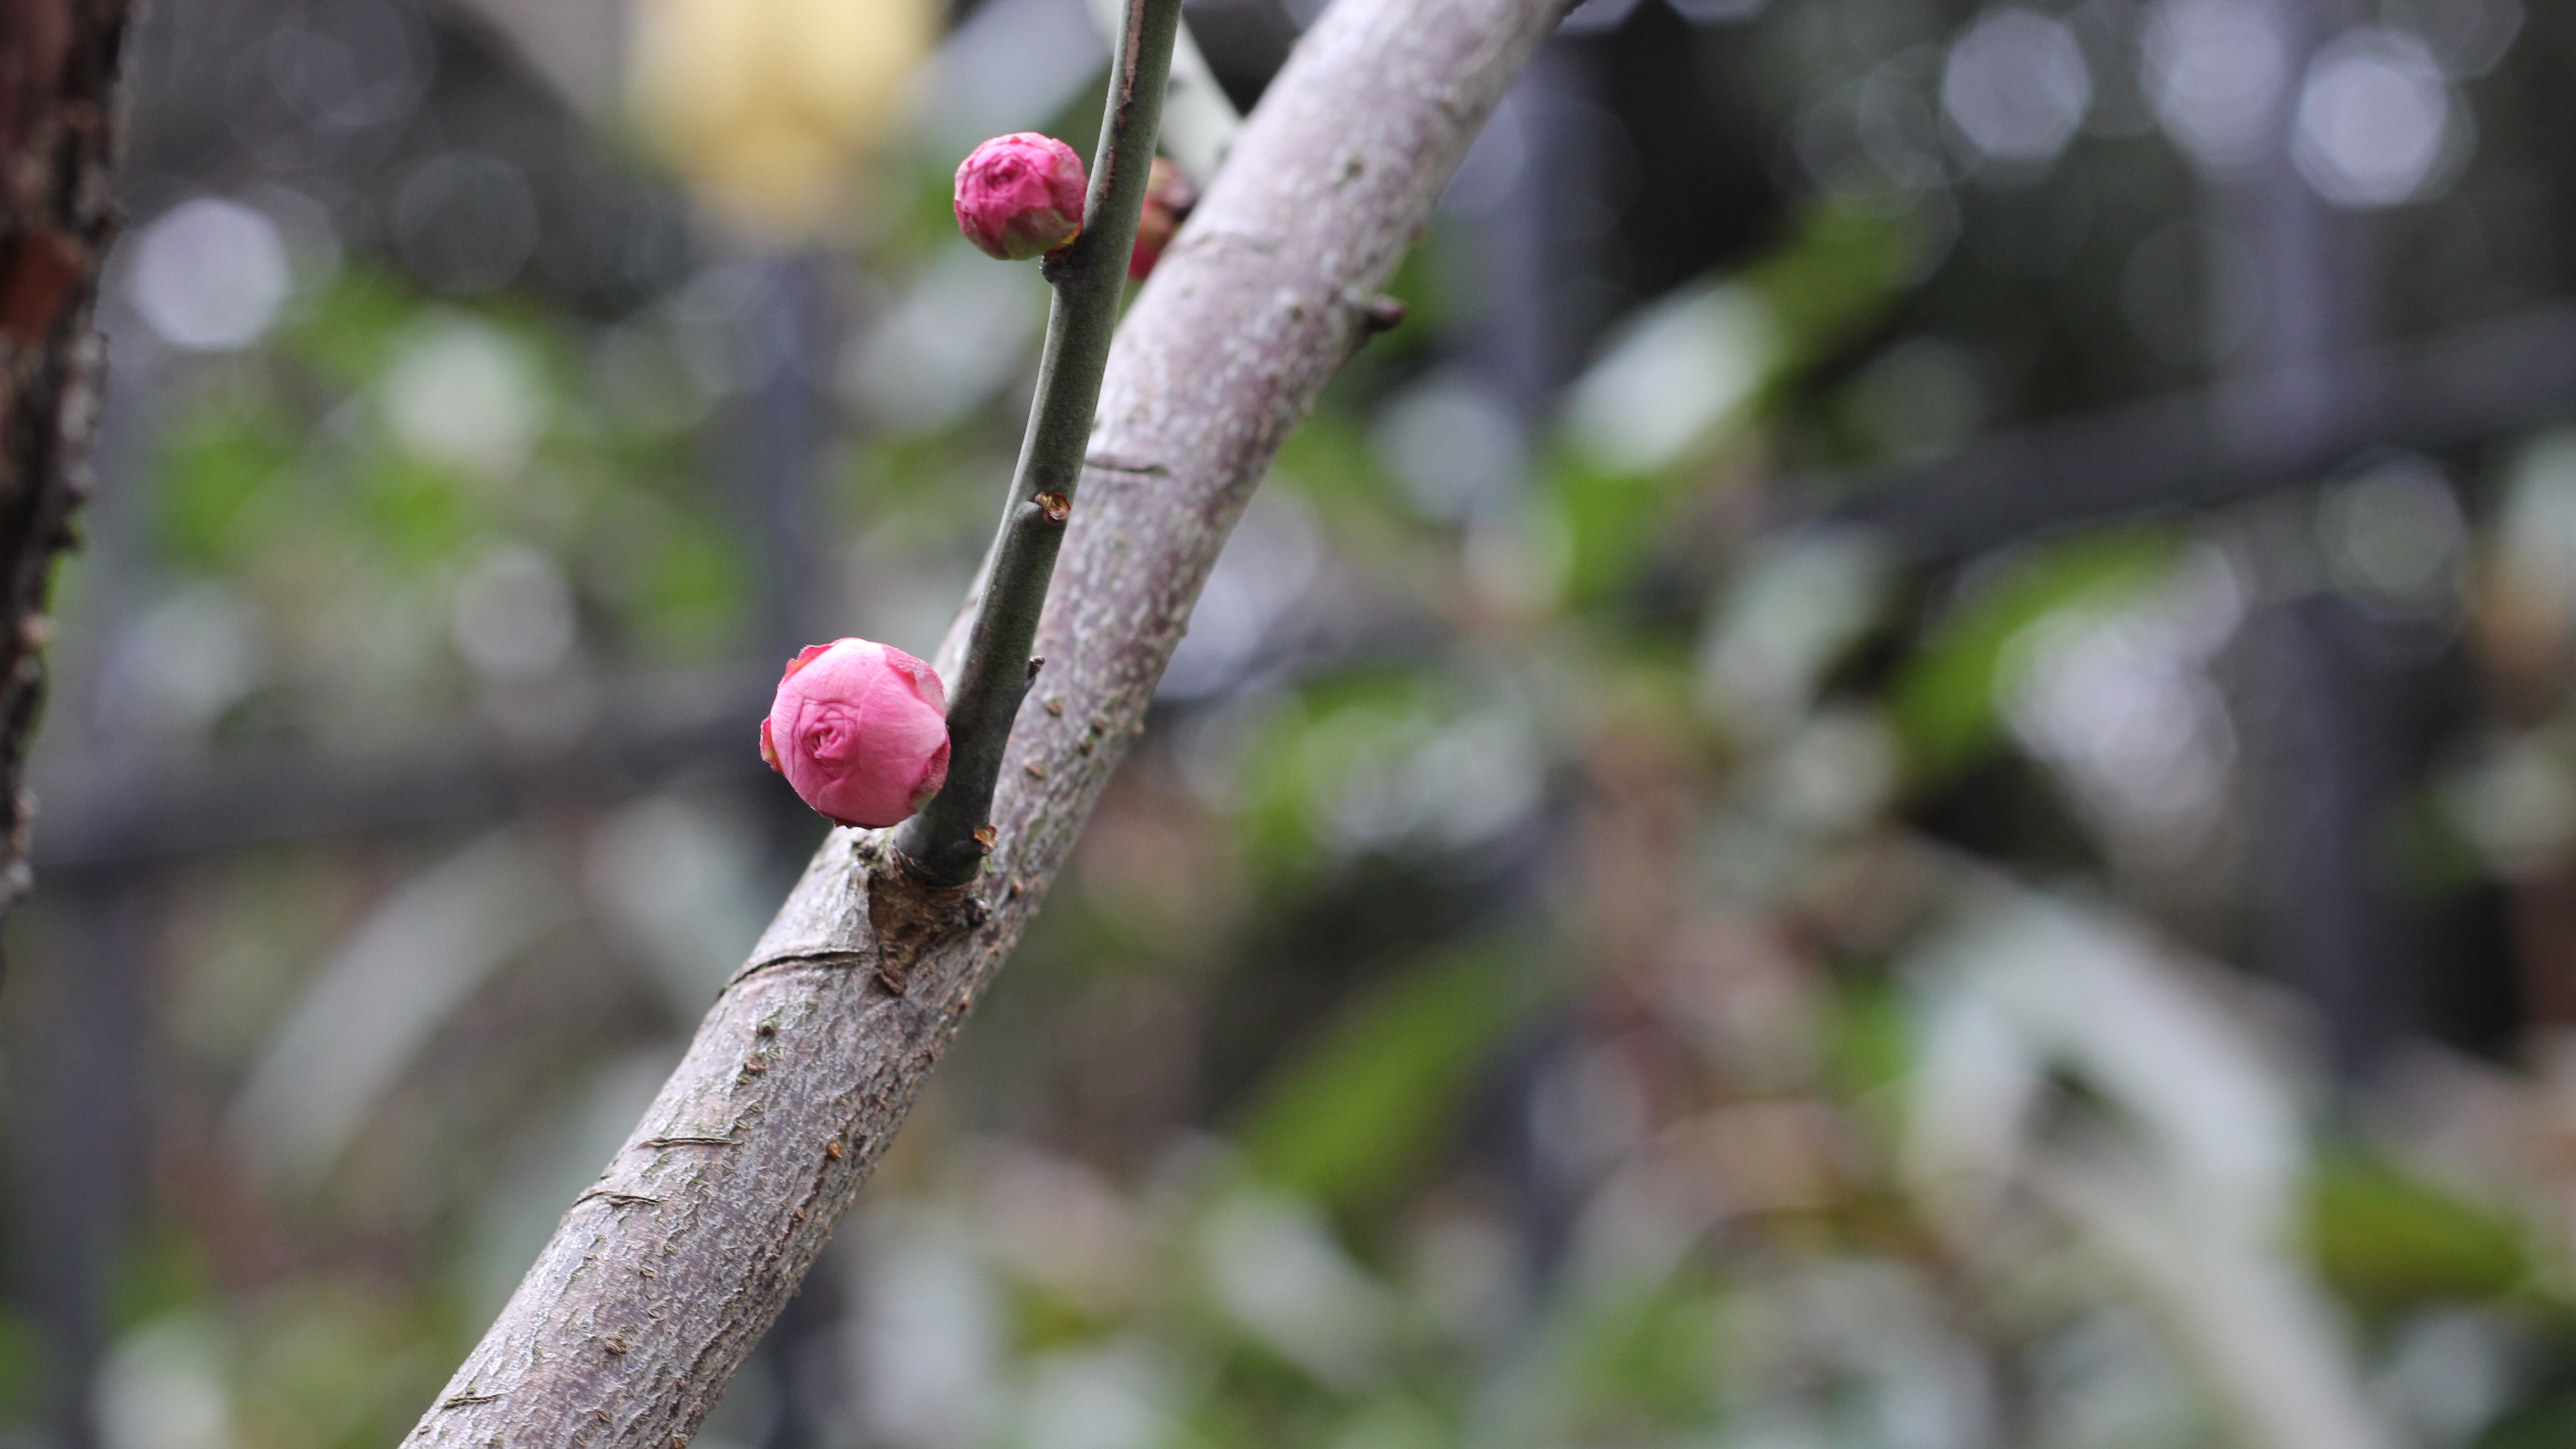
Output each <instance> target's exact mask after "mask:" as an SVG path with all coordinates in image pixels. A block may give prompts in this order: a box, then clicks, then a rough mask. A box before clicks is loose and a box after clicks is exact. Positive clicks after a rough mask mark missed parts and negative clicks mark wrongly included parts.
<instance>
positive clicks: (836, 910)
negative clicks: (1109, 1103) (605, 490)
mask: <svg viewBox="0 0 2576 1449" xmlns="http://www.w3.org/2000/svg"><path fill="white" fill-rule="evenodd" d="M1562 9H1563V0H1339V3H1336V4H1335V5H1333V6H1332V7H1331V8H1329V9H1328V10H1326V11H1325V12H1324V15H1323V17H1322V19H1320V20H1319V21H1317V22H1316V24H1315V26H1314V28H1313V29H1312V30H1310V31H1308V32H1307V33H1306V36H1305V38H1304V39H1303V40H1302V41H1300V42H1299V44H1298V47H1297V50H1296V52H1295V54H1293V55H1292V56H1290V58H1289V61H1288V64H1287V66H1286V67H1285V68H1284V69H1283V70H1281V72H1280V73H1279V75H1278V77H1277V78H1276V79H1275V80H1273V81H1272V82H1271V83H1270V88H1269V90H1268V92H1267V93H1266V94H1265V95H1264V96H1263V98H1262V102H1261V105H1260V108H1259V109H1258V111H1257V112H1256V113H1255V114H1254V115H1253V116H1252V118H1251V119H1250V120H1249V121H1248V122H1247V123H1246V124H1245V127H1244V131H1243V134H1242V136H1241V138H1240V139H1239V140H1237V142H1236V143H1235V148H1234V150H1233V152H1232V154H1230V155H1229V156H1228V157H1227V158H1226V164H1225V167H1224V169H1223V170H1221V171H1219V172H1218V173H1217V176H1216V179H1215V181H1214V183H1213V184H1212V185H1210V186H1209V188H1208V191H1207V195H1206V197H1205V199H1203V200H1202V201H1201V202H1200V203H1199V206H1198V209H1197V210H1196V211H1195V212H1193V213H1192V214H1191V217H1190V220H1189V223H1188V224H1187V225H1186V226H1184V227H1183V228H1182V230H1181V234H1180V236H1179V237H1178V238H1177V239H1176V240H1175V241H1174V243H1173V244H1172V246H1171V247H1170V248H1169V249H1167V250H1166V251H1165V252H1164V254H1163V259H1162V261H1161V263H1160V265H1158V266H1157V267H1156V268H1155V271H1154V276H1153V280H1151V281H1150V282H1148V283H1147V284H1146V285H1145V289H1144V291H1143V292H1142V293H1141V294H1140V295H1139V296H1138V297H1137V299H1136V303H1135V306H1134V307H1133V308H1131V309H1130V310H1129V312H1128V314H1127V321H1126V323H1125V325H1124V326H1123V327H1122V328H1121V329H1120V331H1119V334H1118V339H1117V345H1116V346H1115V348H1114V349H1113V350H1112V355H1111V358H1110V365H1109V371H1108V377H1107V382H1106V384H1105V386H1104V387H1103V388H1102V390H1101V396H1100V406H1099V409H1098V414H1099V422H1098V429H1097V431H1096V432H1095V433H1094V435H1093V437H1092V441H1091V451H1090V453H1089V456H1088V459H1087V472H1086V473H1085V479H1084V494H1083V507H1082V511H1081V513H1080V515H1079V516H1078V517H1076V518H1075V519H1074V520H1073V522H1072V527H1071V529H1070V530H1069V532H1068V533H1067V534H1066V536H1065V540H1064V556H1063V559H1062V560H1061V563H1060V565H1059V569H1058V572H1059V574H1060V576H1061V580H1060V583H1059V585H1058V587H1057V588H1056V590H1055V596H1054V599H1053V600H1052V602H1051V603H1050V604H1049V605H1048V607H1047V609H1046V612H1045V615H1044V617H1043V618H1042V619H1041V620H1040V621H1039V626H1038V635H1037V645H1036V647H1037V648H1038V649H1039V650H1040V651H1042V652H1044V653H1045V655H1046V656H1047V667H1046V673H1045V676H1044V678H1043V682H1042V684H1041V685H1040V694H1041V695H1042V697H1043V699H1044V701H1045V704H1046V708H1045V709H1044V710H1043V711H1032V712H1031V714H1030V716H1029V719H1028V722H1027V727H1026V728H1023V729H1021V730H1019V731H1017V732H1016V733H1015V734H1014V736H1013V737H1012V739H1011V740H1010V745H1009V751H1008V754H1007V757H1006V758H1005V760H1004V765H1005V768H1004V769H1003V771H1002V774H1001V779H1000V783H999V786H998V788H997V789H996V791H995V794H994V800H993V813H992V819H993V821H994V823H995V825H996V826H998V827H999V831H1000V839H999V844H998V846H997V847H996V849H995V850H994V852H993V855H992V857H991V858H990V859H989V860H988V861H987V862H986V863H985V869H984V871H983V873H982V878H981V880H980V882H979V883H978V884H977V885H976V886H975V887H974V888H973V890H956V891H942V890H933V889H926V888H924V887H922V886H921V885H920V884H918V883H917V882H916V881H914V880H913V879H912V878H911V877H910V876H908V875H907V874H906V873H905V872H904V871H902V870H900V869H897V868H896V867H895V866H894V864H893V861H892V859H891V856H890V852H889V851H888V849H887V840H886V837H885V835H884V834H882V833H880V832H862V831H856V830H836V831H834V832H832V834H831V836H830V837H829V838H828V839H827V840H826V842H825V843H824V846H823V848H822V850H821V851H820V852H818V853H817V854H816V856H815V857H814V863H813V864H812V865H811V866H810V867H808V868H807V870H806V872H805V877H804V879H803V880H802V881H800V882H798V884H797V887H796V890H795V893H794V894H792V895H791V896H789V897H788V900H787V903H786V905H785V906H784V907H782V908H781V909H780V911H779V914H778V919H777V920H776V921H775V922H773V923H772V924H771V925H770V928H769V930H768V932H767V933H766V934H765V935H763V936H762V937H761V940H760V944H759V945H757V946H756V947H754V948H753V950H752V954H751V959H750V960H749V961H748V962H746V963H745V964H744V966H743V968H742V969H741V970H740V971H738V972H736V973H735V974H734V978H733V980H732V981H731V982H729V983H728V984H727V985H726V987H725V989H724V991H723V992H722V993H721V994H720V995H719V996H718V997H717V999H716V1003H715V1005H714V1007H713V1008H712V1009H711V1010H710V1011H709V1012H708V1013H707V1019H706V1021H705V1022H704V1024H702V1025H701V1026H700V1027H699V1029H698V1035H697V1038H696V1040H695V1041H693V1042H692V1043H691V1044H690V1047H689V1052H688V1055H687V1056H686V1057H685V1058H683V1059H682V1061H681V1063H680V1065H679V1067H678V1068H677V1069H676V1070H675V1071H674V1072H673V1073H672V1075H671V1080H670V1081H669V1082H668V1083H666V1084H665V1085H664V1086H663V1088H662V1091H661V1094H660V1095H659V1096H658V1097H656V1098H655V1099H654V1102H653V1105H652V1107H651V1108H650V1109H648V1110H647V1111H646V1113H645V1115H644V1120H643V1121H642V1122H641V1123H640V1124H638V1125H637V1127H636V1129H635V1132H634V1134H633V1135H632V1136H631V1137H629V1138H628V1139H627V1142H626V1145H625V1146H624V1147H623V1148H621V1149H620V1150H619V1151H618V1153H617V1155H616V1157H615V1158H613V1159H612V1160H611V1161H610V1163H609V1165H608V1168H607V1170H606V1171H605V1172H603V1173H602V1174H601V1175H600V1178H599V1181H598V1182H597V1183H596V1184H595V1185H594V1186H593V1189H592V1190H591V1191H589V1192H587V1193H585V1194H583V1196H582V1197H581V1199H580V1200H579V1201H577V1202H575V1203H574V1204H573V1205H572V1207H571V1209H570V1210H569V1211H567V1212H566V1213H565V1214H564V1218H563V1222H562V1224H561V1225H560V1226H559V1227H557V1228H556V1230H555V1236H554V1240H553V1241H552V1242H550V1243H548V1244H547V1245H546V1248H545V1251H544V1252H543V1253H542V1254H541V1255H540V1256H539V1257H538V1259H537V1262H536V1265H535V1266H534V1267H532V1268H531V1269H529V1271H528V1276H527V1277H526V1278H525V1279H523V1280H521V1282H520V1284H519V1289H518V1292H517V1293H516V1294H515V1295H513V1296H512V1298H511V1299H510V1303H509V1306H508V1307H506V1308H504V1309H502V1310H501V1316H500V1318H499V1319H498V1320H497V1321H495V1322H494V1323H493V1325H492V1327H491V1330H490V1331H489V1332H487V1333H486V1334H485V1335H484V1337H483V1341H482V1343H481V1344H480V1345H478V1346H477V1347H476V1348H475V1350H474V1352H473V1353H472V1355H470V1356H469V1357H468V1358H467V1359H466V1360H465V1363H464V1365H463V1366H462V1367H460V1368H459V1369H458V1370H457V1372H456V1377H455V1378H454V1379H452V1380H450V1381H449V1383H448V1386H447V1388H446V1390H445V1391H444V1392H443V1393H441V1394H440V1395H439V1397H438V1399H437V1401H436V1402H435V1403H433V1404H432V1405H431V1407H430V1410H429V1413H428V1414H427V1416H426V1417H424V1418H423V1419H422V1420H421V1423H420V1427H419V1428H417V1429H415V1430H414V1431H413V1432H412V1435H411V1437H410V1439H408V1440H407V1441H406V1443H408V1444H410V1445H412V1446H416V1449H430V1446H437V1449H485V1446H488V1445H490V1444H492V1443H494V1442H496V1441H497V1442H499V1443H501V1444H505V1445H510V1446H513V1449H517V1446H522V1445H525V1446H553V1445H566V1444H576V1443H578V1444H585V1445H588V1446H590V1449H647V1446H649V1449H672V1446H675V1445H678V1444H683V1443H686V1442H687V1440H688V1438H689V1436H690V1435H691V1434H692V1433H694V1432H695V1431H696V1429H697V1426H698V1422H699V1420H700V1419H702V1418H703V1417H704V1416H705V1414H706V1412H707V1410H708V1409H709V1408H710V1407H712V1406H713V1405H714V1403H715V1401H716V1399H717V1398H718V1397H719V1396H720V1395H721V1394H722V1393H723V1392H724V1388H725V1385H726V1384H727V1383H728V1382H729V1381H731V1379H732V1378H733V1374H734V1371H735V1370H736V1369H737V1368H739V1367H740V1366H741V1364H742V1361H743V1359H744V1357H745V1356H746V1355H747V1354H749V1353H750V1352H751V1349H752V1346H753V1345H754V1344H755V1343H757V1342H758V1341H759V1340H760V1336H761V1335H762V1334H763V1333H765V1332H767V1331H768V1329H769V1326H770V1324H771V1323H772V1322H773V1321H775V1319H776V1318H777V1316H778V1312H779V1310H780V1309H781V1308H783V1307H785V1306H786V1303H787V1300H788V1297H789V1296H790V1295H791V1294H793V1293H794V1292H795V1291H796V1285H797V1284H798V1282H799V1281H801V1280H802V1279H803V1277H804V1275H805V1271H806V1269H807V1268H808V1267H810V1266H812V1264H813V1261H814V1257H815V1255H816V1254H817V1253H819V1252H821V1251H822V1248H823V1244H824V1241H825V1240H826V1239H827V1238H828V1237H829V1236H830V1234H831V1230H832V1225H833V1224H834V1223H835V1222H837V1221H839V1219H840V1217H841V1215H842V1213H843V1212H844V1211H846V1210H847V1209H848V1207H849V1205H850V1203H851V1200H852V1199H853V1198H854V1197H855V1196H856V1195H857V1193H858V1190H859V1184H860V1183H861V1181H862V1180H864V1179H865V1178H866V1176H867V1174H868V1172H869V1170H870V1169H871V1168H872V1167H874V1165H875V1164H876V1161H877V1159H878V1158H879V1157H880V1156H881V1155H882V1154H883V1152H884V1150H885V1146H886V1144H887V1142H888V1141H890V1140H891V1139H892V1138H893V1136H894V1134H895V1131H896V1129H897V1128H899V1127H900V1126H901V1125H902V1123H903V1119H904V1115H905V1114H906V1113H907V1112H908V1111H910V1110H911V1107H912V1103H913V1100H914V1098H915V1097H916V1096H917V1095H918V1093H919V1092H920V1089H921V1085H922V1082H923V1080H924V1079H925V1078H926V1077H927V1076H928V1075H929V1072H930V1069H931V1067H932V1065H933V1064H934V1063H936V1062H937V1060H938V1059H939V1056H940V1054H941V1053H942V1052H943V1051H944V1050H945V1049H946V1047H947V1045H948V1043H949V1041H950V1040H951V1039H953V1038H954V1036H955V1035H956V1033H957V1030H958V1028H959V1027H960V1026H961V1025H962V1024H963V1023H964V1021H965V1019H966V1014H967V1012H968V1011H969V1009H971V1008H972V1007H973V1005H974V1004H975V1002H976V1000H977V999H979V998H980V997H981V996H982V995H983V993H984V991H985V989H986V988H987V987H988V986H989V985H990V984H991V981H992V979H993V975H994V973H995V972H996V971H998V970H999V969H1000V968H1001V964H1002V961H1003V958H1004V957H1006V956H1007V955H1008V954H1009V953H1010V950H1011V947H1012V945H1013V944H1014V943H1015V942H1017V941H1018V939H1019V935H1020V931H1021V929H1022V928H1023V927H1024V926H1025V925H1026V924H1027V922H1028V919H1029V917H1030V915H1031V914H1032V913H1033V912H1034V911H1035V910H1036V909H1037V904H1038V901H1039V898H1040V897H1042V896H1043V895H1044V894H1045V892H1046V887H1047V883H1048V882H1049V881H1051V880H1053V879H1054V877H1055V874H1056V872H1057V871H1058V870H1059V869H1060V868H1062V866H1063V864H1064V862H1065V858H1066V857H1067V855H1069V854H1070V853H1071V851H1072V849H1073V842H1074V838H1075V836H1076V835H1078V834H1079V833H1080V831H1081V828H1082V824H1083V822H1084V820H1086V819H1087V818H1088V817H1089V816H1090V813H1091V809H1092V806H1093V805H1094V804H1095V803H1096V802H1097V801H1098V799H1099V797H1100V792H1101V790H1102V789H1103V788H1104V787H1105V786H1106V785H1107V783H1108V781H1109V776H1110V772H1111V771H1112V770H1113V769H1114V768H1115V767H1116V765H1117V762H1118V758H1119V756H1120V754H1121V753H1123V751H1124V747H1125V745H1126V743H1127V742H1128V740H1130V739H1131V738H1133V737H1134V735H1135V733H1136V732H1137V731H1138V730H1139V729H1141V728H1142V727H1143V723H1144V718H1145V707H1146V704H1147V702H1148V701H1149V700H1150V699H1151V698H1152V697H1153V692H1154V683H1155V681H1156V680H1157V679H1159V678H1160V677H1161V675H1162V672H1163V665H1164V663H1165V661H1167V660H1168V659H1169V658H1170V657H1171V653H1172V646H1173V645H1174V644H1176V643H1178V642H1179V640H1180V636H1181V629H1182V626H1183V623H1184V622H1185V621H1186V620H1187V619H1188V617H1189V610H1190V605H1191V603H1192V602H1193V601H1195V600H1196V599H1197V598H1198V595H1199V588H1200V586H1201V585H1202V584H1204V583H1205V582H1206V580H1207V575H1208V570H1209V568H1210V567H1211V566H1212V565H1213V564H1214V563H1215V561H1216V556H1217V551H1218V549H1219V548H1221V547H1222V546H1223V545H1224V543H1225V537H1226V534H1227V532H1228V531H1229V530H1231V529H1232V528H1233V527H1234V523H1235V520H1236V519H1237V518H1238V517H1240V516H1241V514H1242V511H1243V506H1244V504H1245V502H1246V501H1247V500H1248V499H1249V498H1250V497H1251V496H1252V489H1253V486H1254V485H1255V484H1256V483H1258V482H1259V481H1260V479H1261V476H1262V474H1263V473H1264V472H1266V471H1267V470H1268V469H1269V466H1270V461H1271V459H1272V457H1273V456H1274V455H1275V454H1276V453H1277V452H1278V448H1279V444H1280V442H1281V441H1282V440H1283V439H1284V438H1285V437H1286V436H1287V435H1288V432H1289V430H1290V429H1292V428H1294V427H1295V426H1296V425H1297V424H1298V423H1299V422H1300V421H1302V420H1303V419H1304V418H1305V416H1306V413H1307V411H1308V410H1309V409H1311V408H1312V407H1313V406H1314V402H1315V398H1316V396H1317V394H1319V393H1320V392H1321V391H1322V390H1323V387H1324V383H1325V381H1326V380H1327V379H1329V378H1330V377H1331V376H1332V375H1333V373H1334V372H1335V371H1336V370H1337V369H1338V368H1339V367H1340V366H1341V364H1342V361H1343V359H1345V358H1347V357H1348V356H1349V355H1350V353H1351V350H1352V349H1353V348H1355V347H1357V346H1358V345H1359V343H1360V341H1361V340H1362V339H1363V338H1364V337H1365V336H1366V335H1367V332H1368V329H1369V327H1370V320H1369V313H1370V310H1371V305H1370V304H1371V302H1372V301H1373V300H1374V298H1375V296H1376V293H1377V291H1378V289H1379V288H1381V287H1383V286H1384V285H1385V284H1386V279H1387V277H1388V276H1389V275H1390V274H1391V273H1392V272H1393V271H1394V270H1395V264H1396V261H1397V258H1398V257H1399V256H1400V255H1401V254H1402V253H1403V251H1404V248H1405V247H1406V245H1407V244H1408V243H1409V242H1410V241H1411V240H1412V238H1413V235H1414V232H1415V230H1416V229H1417V228H1418V227H1420V226H1421V225H1422V223H1423V221H1424V220H1425V218H1427V217H1428V216H1429V215H1430V213H1431V205H1432V202H1433V200H1434V199H1435V198H1437V197H1438V196H1439V194H1440V189H1441V187H1442V186H1443V185H1445V184H1446V183H1447V181H1448V179H1449V175H1450V172H1451V171H1452V170H1454V169H1455V168H1456V166H1457V164H1458V158H1459V157H1460V155H1462V154H1463V153H1464V152H1465V150H1466V148H1467V142H1468V140H1469V138H1470V137H1471V136H1473V135H1474V133H1475V130H1476V128H1477V127H1478V126H1479V125H1481V124H1483V122H1484V119H1485V117H1486V115H1487V114H1488V113H1489V112H1490V111H1491V110H1492V109H1493V106H1494V103H1495V101H1496V100H1497V99H1498V98H1500V96H1501V94H1502V92H1503V88H1504V87H1505V85H1507V84H1508V83H1509V82H1510V80H1511V78H1512V76H1513V74H1514V73H1515V72H1517V71H1518V70H1519V68H1520V65H1521V63H1522V62H1523V61H1524V60H1525V59H1527V57H1528V55H1529V53H1530V51H1531V50H1532V49H1534V48H1535V47H1536V46H1537V44H1538V43H1539V41H1540V40H1541V39H1542V38H1543V37H1544V36H1545V35H1546V34H1547V33H1548V32H1549V31H1550V30H1552V29H1554V28H1555V26H1556V22H1557V20H1558V18H1559V17H1560V15H1561V13H1562ZM951 640H952V644H951V647H949V648H947V649H943V650H942V651H941V658H940V659H939V660H938V661H936V662H937V663H938V664H939V665H940V666H941V667H942V668H943V669H949V668H953V667H954V666H955V664H956V663H957V657H956V656H958V655H959V654H960V653H961V652H962V651H961V649H960V648H959V647H958V645H959V642H961V641H958V636H957V635H956V634H954V633H952V635H951ZM978 893H980V894H978Z"/></svg>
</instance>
